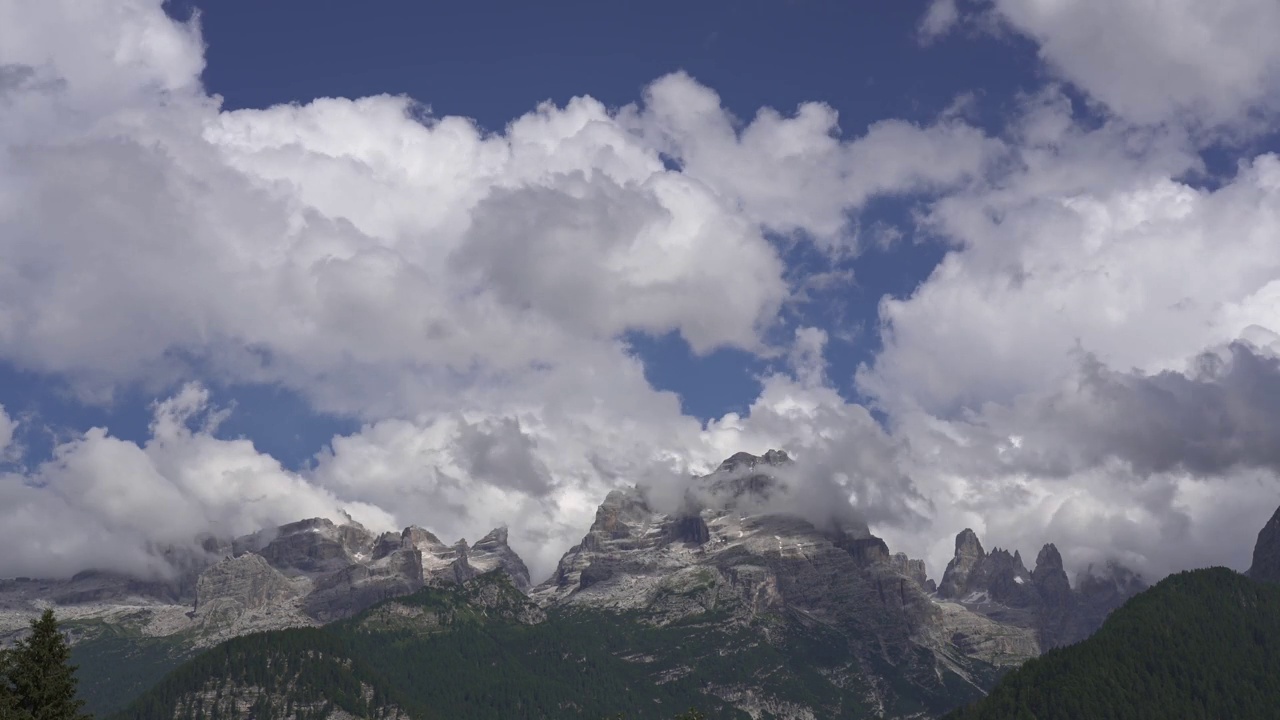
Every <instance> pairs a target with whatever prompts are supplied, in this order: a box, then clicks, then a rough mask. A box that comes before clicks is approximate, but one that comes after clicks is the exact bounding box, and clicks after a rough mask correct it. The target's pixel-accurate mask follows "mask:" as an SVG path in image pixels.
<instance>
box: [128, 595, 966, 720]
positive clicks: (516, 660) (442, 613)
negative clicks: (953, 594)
mask: <svg viewBox="0 0 1280 720" xmlns="http://www.w3.org/2000/svg"><path fill="white" fill-rule="evenodd" d="M539 613H540V611H539V610H537V608H536V607H534V606H532V605H531V603H530V601H529V600H528V599H527V598H525V597H524V596H523V595H522V594H520V593H519V591H517V590H516V589H515V588H514V587H512V586H511V585H510V583H509V581H508V580H507V579H506V577H505V576H503V575H501V574H497V573H495V574H492V575H488V576H482V577H481V578H477V579H476V580H474V581H472V582H469V583H468V584H467V585H466V586H463V587H450V588H445V589H439V588H435V589H425V590H422V591H419V592H418V593H415V594H413V595H410V596H406V597H401V598H397V599H394V600H390V601H388V602H384V603H382V604H380V605H377V606H375V607H373V608H370V609H369V610H367V611H365V612H364V613H361V614H360V615H358V616H356V617H354V618H351V619H349V620H344V621H341V622H337V623H333V624H331V625H328V626H326V627H324V628H321V629H307V630H292V631H284V632H276V633H263V634H259V635H253V636H247V637H243V638H239V639H236V640H232V641H230V642H228V643H225V644H223V645H220V646H218V647H217V648H215V649H214V650H212V651H210V652H208V653H206V654H205V655H202V656H200V657H198V658H196V659H195V660H193V661H190V662H188V663H187V664H185V665H183V666H182V667H181V668H179V669H178V670H177V671H175V672H173V673H171V674H170V675H169V676H167V677H166V678H165V679H164V680H163V681H162V682H160V683H159V684H158V685H157V686H156V687H155V688H153V689H152V690H151V691H149V692H147V693H145V694H143V696H142V697H141V698H139V699H138V700H137V701H136V702H135V703H134V704H133V705H131V706H130V707H129V709H128V710H127V712H124V713H121V714H119V715H117V716H116V717H117V718H119V719H120V720H126V719H127V720H161V719H163V720H170V719H171V718H174V717H175V715H178V716H180V717H182V718H184V720H212V719H213V718H215V717H217V718H218V720H230V715H229V714H228V713H227V712H225V709H222V710H220V711H219V712H220V715H219V714H215V712H214V711H213V708H212V705H213V704H216V703H211V702H206V706H205V707H200V708H191V707H185V706H183V703H184V702H188V701H189V699H190V698H192V697H194V696H196V695H201V694H202V695H204V696H206V697H208V696H209V694H210V692H212V691H220V692H223V693H224V694H225V693H226V692H230V690H231V689H232V688H233V687H240V688H243V687H246V686H255V687H260V688H268V690H267V693H266V694H267V695H268V696H270V699H272V700H273V701H274V705H273V706H272V707H270V708H267V707H265V706H264V707H262V708H259V709H258V710H257V711H256V712H257V714H256V715H255V716H254V717H255V718H256V720H266V719H268V718H279V717H282V715H281V713H282V711H288V709H289V708H290V707H295V708H296V707H297V706H302V705H305V706H307V707H320V705H318V704H317V703H320V704H322V703H323V702H331V703H332V705H333V707H341V708H343V709H346V710H348V712H353V713H355V714H360V713H361V712H367V711H372V710H376V709H377V708H381V707H384V706H385V705H386V704H387V703H390V704H391V705H394V706H395V707H398V708H402V709H404V710H406V711H408V712H409V713H410V714H411V716H412V717H413V718H421V719H423V720H432V719H440V720H508V719H509V718H524V719H528V720H552V719H555V720H559V719H561V718H564V719H572V718H582V719H584V720H598V719H599V718H606V717H607V718H614V717H618V716H619V715H621V716H622V717H625V718H627V720H671V718H673V717H679V718H680V719H681V720H746V718H747V717H748V716H747V715H746V713H744V712H742V711H740V710H738V709H736V708H734V707H732V706H731V705H730V704H729V703H728V702H726V701H724V700H721V699H720V698H719V697H717V692H720V693H723V692H726V691H729V690H730V689H732V688H734V687H735V686H742V685H744V684H749V685H750V686H752V687H756V688H759V690H760V692H761V693H762V694H763V695H765V696H772V697H776V698H779V699H784V700H791V701H794V702H799V703H803V704H804V705H807V706H810V707H812V708H814V709H815V711H816V712H817V714H818V716H819V717H822V718H830V719H832V720H838V719H854V718H868V717H873V716H875V712H876V708H872V707H869V706H868V705H867V698H868V697H869V696H870V695H871V690H872V688H871V687H870V686H869V685H868V684H867V681H866V679H865V674H866V672H868V671H869V670H868V669H870V671H874V672H876V673H880V674H882V675H885V674H887V675H888V676H890V677H892V676H893V674H894V673H895V672H896V673H899V674H901V671H900V670H899V669H897V668H894V667H892V666H890V665H888V664H887V662H888V661H887V660H885V659H883V658H880V657H870V658H865V657H863V658H860V657H857V656H856V655H855V653H854V652H853V651H852V650H851V648H852V647H853V645H851V643H850V641H849V638H848V637H847V636H846V635H845V634H842V632H839V631H837V630H836V629H833V628H832V627H829V626H827V625H823V624H820V623H812V622H805V620H804V619H803V618H791V617H780V616H768V615H766V616H760V617H758V618H757V619H756V620H754V621H753V624H750V625H743V624H741V622H740V621H735V620H734V619H733V618H732V617H730V616H729V615H726V614H724V613H722V612H718V611H708V612H704V613H701V614H697V615H693V616H690V617H687V618H685V619H683V620H679V621H676V622H673V623H670V624H664V625H655V624H653V623H651V622H648V621H647V620H648V618H647V617H646V616H644V615H642V614H639V613H632V614H625V613H616V612H605V611H552V612H551V613H549V615H548V616H547V618H546V620H545V621H543V622H539V623H535V624H528V623H527V622H524V621H527V620H529V619H531V617H533V616H536V615H538V614H539ZM766 635H767V636H770V637H771V638H772V641H770V642H766V641H765V637H766ZM291 658H293V659H291ZM298 658H302V659H298ZM930 667H932V666H930ZM930 672H931V673H932V672H933V671H932V670H930ZM836 677H838V678H839V681H838V682H836V681H834V680H833V678H836ZM942 680H943V682H942V683H941V684H938V683H937V682H936V678H935V679H934V688H933V689H932V690H924V691H922V690H921V683H919V682H916V683H914V684H913V683H908V682H907V681H906V680H903V679H901V678H895V679H894V680H893V682H897V683H898V684H899V685H901V687H900V688H899V692H898V695H899V696H901V697H899V698H897V699H890V701H889V702H890V703H891V705H890V706H889V707H888V708H887V709H888V711H889V712H891V713H893V714H897V715H902V714H908V713H910V714H916V713H921V712H934V713H936V712H944V711H946V710H948V709H950V708H952V707H955V705H956V704H957V703H959V702H963V701H966V700H969V699H971V698H973V696H974V695H975V694H976V692H977V691H976V690H975V689H974V688H973V687H972V686H971V685H968V684H967V683H963V682H960V681H959V680H958V678H953V677H952V676H951V675H949V674H947V673H944V674H943V677H942ZM951 680H956V682H955V683H951ZM361 687H369V688H374V689H376V690H377V691H378V695H377V696H376V697H375V699H374V701H372V702H366V703H365V704H364V705H361V704H360V703H361V702H362V700H361V698H360V696H359V693H358V689H359V688H361ZM895 687H896V686H895ZM219 688H221V690H219ZM715 688H719V690H718V691H716V692H711V690H712V689H715ZM930 693H932V694H930ZM184 698H185V699H186V700H184ZM902 698H905V699H902ZM262 702H263V703H265V702H266V701H265V700H264V701H262ZM219 707H220V708H224V707H225V703H224V704H223V705H222V706H219ZM357 707H359V708H363V710H356V709H354V708H357ZM695 707H696V708H698V710H690V711H688V712H686V713H684V714H683V715H680V714H679V713H680V711H681V709H683V708H695ZM179 708H183V712H181V713H177V712H176V711H177V710H178V709H179ZM765 717H766V718H769V717H771V716H768V715H766V716H765Z"/></svg>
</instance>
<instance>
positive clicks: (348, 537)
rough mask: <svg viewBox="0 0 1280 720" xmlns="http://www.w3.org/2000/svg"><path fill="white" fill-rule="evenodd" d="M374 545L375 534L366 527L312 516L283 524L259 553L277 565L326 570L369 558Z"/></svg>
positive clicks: (305, 569)
mask: <svg viewBox="0 0 1280 720" xmlns="http://www.w3.org/2000/svg"><path fill="white" fill-rule="evenodd" d="M373 544H374V537H373V535H372V534H371V533H370V532H369V531H368V530H365V529H364V528H362V527H359V526H357V525H337V524H335V523H334V522H333V521H332V520H328V519H326V518H312V519H310V520H301V521H299V522H295V523H289V524H288V525H282V526H281V527H280V528H278V529H277V531H276V534H275V537H274V538H273V539H272V540H271V541H270V542H268V543H267V544H266V546H265V547H263V548H262V549H261V550H258V554H260V555H262V557H264V558H266V559H267V562H269V563H271V565H272V566H273V567H277V568H282V569H289V570H297V571H301V572H305V573H324V572H332V571H335V570H341V569H343V568H346V567H348V566H350V565H351V564H353V563H355V562H357V561H359V560H362V559H364V558H367V557H369V556H370V555H371V554H372V552H373Z"/></svg>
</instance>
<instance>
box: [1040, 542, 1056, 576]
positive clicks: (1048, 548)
mask: <svg viewBox="0 0 1280 720" xmlns="http://www.w3.org/2000/svg"><path fill="white" fill-rule="evenodd" d="M1055 571H1062V553H1060V552H1058V546H1057V545H1054V544H1053V543H1045V545H1044V547H1042V548H1040V554H1038V555H1036V569H1035V571H1034V572H1033V574H1037V573H1042V572H1045V573H1047V572H1055Z"/></svg>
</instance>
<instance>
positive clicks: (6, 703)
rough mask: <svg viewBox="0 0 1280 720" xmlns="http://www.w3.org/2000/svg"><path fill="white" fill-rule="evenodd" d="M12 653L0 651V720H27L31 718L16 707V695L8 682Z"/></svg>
mask: <svg viewBox="0 0 1280 720" xmlns="http://www.w3.org/2000/svg"><path fill="white" fill-rule="evenodd" d="M11 659H12V653H10V652H9V651H8V650H2V649H0V720H29V718H30V717H31V716H30V715H29V714H27V713H26V712H25V711H23V710H22V709H21V708H19V707H18V695H17V693H15V692H14V689H13V684H12V683H10V682H9V667H10V662H11Z"/></svg>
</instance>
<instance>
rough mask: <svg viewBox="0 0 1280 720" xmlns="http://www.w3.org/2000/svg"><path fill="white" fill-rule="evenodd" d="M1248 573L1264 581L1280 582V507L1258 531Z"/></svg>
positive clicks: (1255, 578)
mask: <svg viewBox="0 0 1280 720" xmlns="http://www.w3.org/2000/svg"><path fill="white" fill-rule="evenodd" d="M1248 575H1249V577H1251V578H1253V579H1254V580H1261V581H1263V582H1280V508H1277V509H1276V512H1275V514H1274V515H1272V516H1271V520H1269V521H1268V522H1267V524H1266V525H1265V526H1263V528H1262V530H1261V532H1259V533H1258V541H1257V543H1256V544H1254V546H1253V565H1252V566H1250V568H1249V572H1248Z"/></svg>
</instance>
